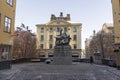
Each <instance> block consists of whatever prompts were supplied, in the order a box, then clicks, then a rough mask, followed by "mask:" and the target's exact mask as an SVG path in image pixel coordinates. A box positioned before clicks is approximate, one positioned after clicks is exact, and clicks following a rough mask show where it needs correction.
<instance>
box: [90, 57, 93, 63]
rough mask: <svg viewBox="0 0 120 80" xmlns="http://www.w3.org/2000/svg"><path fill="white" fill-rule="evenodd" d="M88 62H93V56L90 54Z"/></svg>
mask: <svg viewBox="0 0 120 80" xmlns="http://www.w3.org/2000/svg"><path fill="white" fill-rule="evenodd" d="M90 63H91V64H92V63H93V57H92V56H90Z"/></svg>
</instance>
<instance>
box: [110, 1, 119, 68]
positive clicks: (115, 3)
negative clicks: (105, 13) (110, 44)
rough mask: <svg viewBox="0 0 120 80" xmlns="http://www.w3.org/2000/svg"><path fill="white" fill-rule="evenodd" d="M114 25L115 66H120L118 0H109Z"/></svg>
mask: <svg viewBox="0 0 120 80" xmlns="http://www.w3.org/2000/svg"><path fill="white" fill-rule="evenodd" d="M111 3H112V11H113V25H114V43H115V50H114V52H115V53H116V55H117V56H116V62H117V67H118V68H120V0H111Z"/></svg>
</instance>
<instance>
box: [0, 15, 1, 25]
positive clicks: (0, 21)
mask: <svg viewBox="0 0 120 80" xmlns="http://www.w3.org/2000/svg"><path fill="white" fill-rule="evenodd" d="M0 25H1V13H0Z"/></svg>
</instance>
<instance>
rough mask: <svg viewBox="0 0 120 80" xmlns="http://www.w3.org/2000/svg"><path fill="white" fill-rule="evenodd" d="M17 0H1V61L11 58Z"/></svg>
mask: <svg viewBox="0 0 120 80" xmlns="http://www.w3.org/2000/svg"><path fill="white" fill-rule="evenodd" d="M15 9H16V0H0V62H2V61H5V60H10V56H11V52H12V45H13V34H14V23H15V12H16V10H15Z"/></svg>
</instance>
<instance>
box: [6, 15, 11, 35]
mask: <svg viewBox="0 0 120 80" xmlns="http://www.w3.org/2000/svg"><path fill="white" fill-rule="evenodd" d="M11 24H12V20H11V19H10V18H8V17H5V23H4V31H5V32H8V33H10V32H11Z"/></svg>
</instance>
